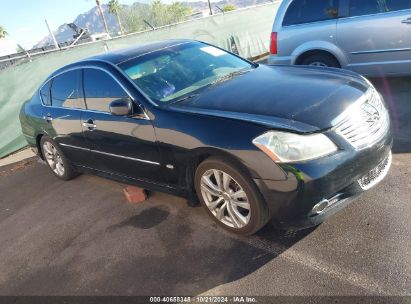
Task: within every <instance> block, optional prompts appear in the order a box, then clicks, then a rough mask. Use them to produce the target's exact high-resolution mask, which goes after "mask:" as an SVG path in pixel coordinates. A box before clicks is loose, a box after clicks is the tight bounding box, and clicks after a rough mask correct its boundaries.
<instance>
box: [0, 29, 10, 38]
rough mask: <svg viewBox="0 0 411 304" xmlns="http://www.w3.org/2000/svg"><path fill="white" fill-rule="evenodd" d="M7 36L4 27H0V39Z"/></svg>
mask: <svg viewBox="0 0 411 304" xmlns="http://www.w3.org/2000/svg"><path fill="white" fill-rule="evenodd" d="M8 34H9V33H7V32H6V30H5V29H4V27H2V26H0V39H1V38H4V37H6V36H7V35H8Z"/></svg>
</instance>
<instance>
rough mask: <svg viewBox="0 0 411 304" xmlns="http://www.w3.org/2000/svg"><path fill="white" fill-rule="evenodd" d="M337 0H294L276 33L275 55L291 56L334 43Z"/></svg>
mask: <svg viewBox="0 0 411 304" xmlns="http://www.w3.org/2000/svg"><path fill="white" fill-rule="evenodd" d="M338 15H339V0H294V1H293V2H291V4H290V6H289V7H288V9H287V12H286V13H285V16H284V19H283V23H282V28H281V30H279V32H278V54H279V55H281V56H283V55H291V54H292V53H293V52H295V53H297V54H298V53H300V52H302V51H305V50H307V49H310V47H313V48H318V47H319V46H321V45H322V43H327V42H329V43H332V44H335V43H336V35H335V34H336V30H337V18H338Z"/></svg>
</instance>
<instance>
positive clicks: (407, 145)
mask: <svg viewBox="0 0 411 304" xmlns="http://www.w3.org/2000/svg"><path fill="white" fill-rule="evenodd" d="M370 81H371V82H372V83H373V84H374V85H375V87H376V88H377V90H378V91H379V92H380V93H381V94H382V95H383V96H384V99H385V102H386V104H387V106H388V108H389V112H390V116H391V122H392V131H393V135H394V146H393V152H394V153H410V152H411V77H401V78H400V77H395V78H371V79H370Z"/></svg>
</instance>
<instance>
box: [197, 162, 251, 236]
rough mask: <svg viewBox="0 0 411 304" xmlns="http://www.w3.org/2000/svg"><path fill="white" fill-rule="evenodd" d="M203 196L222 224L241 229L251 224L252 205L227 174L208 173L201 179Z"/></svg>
mask: <svg viewBox="0 0 411 304" xmlns="http://www.w3.org/2000/svg"><path fill="white" fill-rule="evenodd" d="M201 195H202V197H203V199H204V202H205V204H206V206H207V207H208V209H209V210H210V212H211V213H212V214H213V215H214V216H215V217H216V218H217V219H218V220H219V221H220V222H221V223H223V224H225V225H227V226H229V227H231V228H236V229H240V228H243V227H245V226H247V224H248V223H249V222H250V218H251V205H250V202H249V200H248V197H247V194H246V193H245V191H244V189H243V188H242V187H241V185H240V184H239V183H238V182H237V181H236V180H234V178H232V177H231V176H230V175H229V174H227V173H226V172H223V171H221V170H216V169H211V170H208V171H206V172H205V173H204V174H203V175H202V177H201Z"/></svg>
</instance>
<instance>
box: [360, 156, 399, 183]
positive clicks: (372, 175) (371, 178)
mask: <svg viewBox="0 0 411 304" xmlns="http://www.w3.org/2000/svg"><path fill="white" fill-rule="evenodd" d="M391 162H392V154H391V152H390V154H389V155H388V157H387V158H386V159H384V160H383V161H382V162H381V163H380V164H379V165H378V166H377V167H375V168H374V169H372V170H371V171H370V172H368V173H367V174H366V175H364V176H363V177H361V178H360V179H359V180H358V184H359V185H360V187H361V188H362V189H363V190H368V189H370V188H371V187H373V186H375V185H376V184H378V183H379V182H380V181H382V180H383V178H384V177H385V176H386V175H387V173H388V171H389V170H390V167H391Z"/></svg>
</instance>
